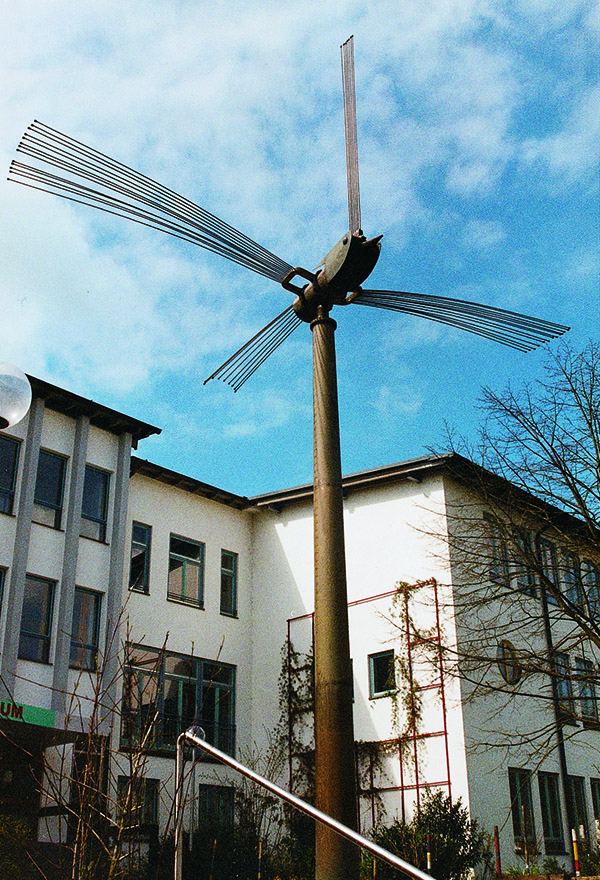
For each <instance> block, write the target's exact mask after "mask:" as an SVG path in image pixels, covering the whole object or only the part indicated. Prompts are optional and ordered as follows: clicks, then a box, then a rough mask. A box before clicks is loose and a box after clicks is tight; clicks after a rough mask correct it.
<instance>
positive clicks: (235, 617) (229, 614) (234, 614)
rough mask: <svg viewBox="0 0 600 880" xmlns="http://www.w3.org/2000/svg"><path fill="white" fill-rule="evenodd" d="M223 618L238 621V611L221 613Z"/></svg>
mask: <svg viewBox="0 0 600 880" xmlns="http://www.w3.org/2000/svg"><path fill="white" fill-rule="evenodd" d="M219 613H220V615H221V617H230V618H231V619H232V620H238V614H237V611H220V612H219Z"/></svg>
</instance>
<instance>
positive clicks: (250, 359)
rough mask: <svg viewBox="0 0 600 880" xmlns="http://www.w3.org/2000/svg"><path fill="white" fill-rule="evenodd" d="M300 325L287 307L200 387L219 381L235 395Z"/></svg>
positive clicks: (298, 320)
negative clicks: (231, 389)
mask: <svg viewBox="0 0 600 880" xmlns="http://www.w3.org/2000/svg"><path fill="white" fill-rule="evenodd" d="M301 324H302V321H301V320H300V319H299V318H298V317H297V316H296V313H295V312H294V311H293V306H292V305H289V306H288V307H287V308H286V309H284V311H283V312H281V314H280V315H277V317H276V318H274V319H273V320H272V321H270V322H269V323H268V324H267V325H266V327H263V328H262V330H259V332H258V333H257V334H256V335H255V336H253V337H252V339H250V340H248V342H246V343H245V344H244V345H243V346H242V347H241V348H240V349H238V351H236V352H235V354H232V355H231V357H230V358H228V359H227V360H226V361H225V363H224V364H221V366H220V367H219V368H218V369H216V370H215V372H214V373H212V374H211V375H210V376H209V377H208V379H205V380H204V384H205V385H206V383H207V382H210V380H211V379H221V380H222V381H223V382H226V383H227V384H228V385H231V386H232V388H233V389H234V391H237V390H238V389H239V388H241V386H242V385H243V384H244V382H246V381H247V379H249V378H250V376H252V374H253V373H255V372H256V370H257V369H258V368H259V367H260V366H261V364H263V363H264V362H265V361H266V359H267V358H268V357H269V355H271V354H272V353H273V352H274V351H275V349H276V348H278V347H279V346H280V345H281V343H282V342H284V341H285V340H286V339H287V338H288V336H290V335H291V334H292V333H293V332H294V330H296V329H297V328H298V327H299V326H300V325H301Z"/></svg>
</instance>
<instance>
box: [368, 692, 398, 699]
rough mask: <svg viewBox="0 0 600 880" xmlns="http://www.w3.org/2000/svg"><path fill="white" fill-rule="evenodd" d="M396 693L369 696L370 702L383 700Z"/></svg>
mask: <svg viewBox="0 0 600 880" xmlns="http://www.w3.org/2000/svg"><path fill="white" fill-rule="evenodd" d="M397 693H398V692H397V691H395V690H394V691H382V692H381V693H380V694H369V699H370V700H384V699H385V698H386V697H393V696H395V694H397Z"/></svg>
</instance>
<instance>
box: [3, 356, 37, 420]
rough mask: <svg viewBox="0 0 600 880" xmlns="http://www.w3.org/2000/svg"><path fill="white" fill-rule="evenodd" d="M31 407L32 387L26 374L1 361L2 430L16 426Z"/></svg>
mask: <svg viewBox="0 0 600 880" xmlns="http://www.w3.org/2000/svg"><path fill="white" fill-rule="evenodd" d="M30 406H31V385H30V384H29V379H28V378H27V376H26V375H25V373H24V372H23V371H22V370H20V369H19V368H18V367H15V365H14V364H9V363H8V361H0V430H3V429H4V428H10V427H11V426H12V425H16V424H17V422H20V421H21V419H23V418H25V416H26V415H27V412H28V411H29V407H30Z"/></svg>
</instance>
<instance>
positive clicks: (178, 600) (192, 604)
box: [167, 594, 204, 611]
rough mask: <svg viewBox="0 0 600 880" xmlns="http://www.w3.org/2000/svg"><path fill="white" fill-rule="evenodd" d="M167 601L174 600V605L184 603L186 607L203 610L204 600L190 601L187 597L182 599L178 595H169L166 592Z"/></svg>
mask: <svg viewBox="0 0 600 880" xmlns="http://www.w3.org/2000/svg"><path fill="white" fill-rule="evenodd" d="M167 602H174V603H175V604H176V605H186V606H187V607H188V608H199V609H200V610H201V611H204V602H192V601H190V600H189V599H182V598H180V597H179V596H169V595H168V594H167Z"/></svg>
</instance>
